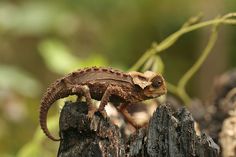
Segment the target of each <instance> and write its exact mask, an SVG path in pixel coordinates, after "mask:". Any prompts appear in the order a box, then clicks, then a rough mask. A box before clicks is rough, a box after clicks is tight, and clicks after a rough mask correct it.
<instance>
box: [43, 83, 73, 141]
mask: <svg viewBox="0 0 236 157" xmlns="http://www.w3.org/2000/svg"><path fill="white" fill-rule="evenodd" d="M52 87H55V88H52ZM56 87H57V85H55V84H52V85H51V87H49V88H48V90H47V92H46V93H45V94H44V96H43V98H42V100H41V106H40V114H39V122H40V126H41V129H42V130H43V132H44V133H45V135H46V136H47V137H48V138H50V139H51V140H53V141H60V139H59V138H58V139H57V138H55V137H53V136H52V135H51V133H50V132H49V130H48V127H47V115H48V110H49V108H50V107H51V106H52V104H53V103H54V102H55V101H56V100H58V99H60V98H63V97H67V96H69V95H70V91H69V90H65V88H64V89H63V90H62V87H60V86H58V88H56ZM60 89H61V90H60Z"/></svg>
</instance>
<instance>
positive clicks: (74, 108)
mask: <svg viewBox="0 0 236 157" xmlns="http://www.w3.org/2000/svg"><path fill="white" fill-rule="evenodd" d="M87 113H88V108H87V105H86V104H85V103H81V102H77V103H67V104H66V105H65V106H64V108H63V109H62V112H61V116H60V137H61V138H62V139H63V140H62V141H61V143H60V147H59V151H58V157H78V156H81V157H102V156H112V157H115V156H124V155H125V149H124V144H123V142H122V141H123V140H122V138H121V134H120V131H119V129H118V127H116V126H115V125H113V124H111V122H110V121H109V119H107V118H104V117H103V116H102V115H101V114H99V113H98V114H97V113H96V114H95V115H94V117H93V118H92V120H89V119H88V117H87V116H86V115H87Z"/></svg>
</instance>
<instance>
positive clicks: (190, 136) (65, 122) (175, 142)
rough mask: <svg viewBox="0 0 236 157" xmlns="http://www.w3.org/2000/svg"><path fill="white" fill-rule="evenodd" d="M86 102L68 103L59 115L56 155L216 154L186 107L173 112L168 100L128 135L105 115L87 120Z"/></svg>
mask: <svg viewBox="0 0 236 157" xmlns="http://www.w3.org/2000/svg"><path fill="white" fill-rule="evenodd" d="M87 112H88V109H87V105H86V104H85V103H81V102H76V103H70V102H69V103H67V104H66V105H65V106H64V108H63V110H62V112H61V117H60V136H61V138H63V141H61V143H60V148H59V150H58V157H77V156H86V157H100V156H101V157H107V156H111V157H124V156H132V157H136V156H138V157H166V156H169V157H217V156H218V154H219V147H218V146H217V145H216V144H215V143H214V141H213V140H212V139H211V138H210V137H209V136H207V135H206V134H202V135H200V136H197V135H196V133H195V130H194V120H193V118H192V116H191V114H190V113H189V112H188V111H187V110H186V109H180V110H178V111H177V112H173V111H172V110H171V109H170V107H169V106H168V105H167V104H164V105H162V106H161V107H159V108H158V109H157V110H156V111H155V112H154V114H153V117H152V118H151V120H150V123H149V125H148V127H147V128H141V129H139V130H138V131H137V132H136V133H135V134H133V135H131V136H130V137H128V138H124V136H122V135H121V133H120V130H119V128H118V127H116V126H115V125H113V124H112V123H111V121H110V120H109V119H108V118H105V117H103V115H102V114H99V113H96V114H95V116H94V117H93V118H92V119H91V120H89V119H88V118H87V116H86V114H87Z"/></svg>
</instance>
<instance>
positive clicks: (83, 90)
mask: <svg viewBox="0 0 236 157" xmlns="http://www.w3.org/2000/svg"><path fill="white" fill-rule="evenodd" d="M72 92H74V93H79V95H78V99H77V100H80V98H81V97H82V96H84V97H85V100H86V103H87V104H88V116H89V117H92V116H93V114H94V112H95V111H96V108H95V106H94V105H93V102H92V98H91V95H90V91H89V88H88V86H86V85H75V86H74V87H73V88H72Z"/></svg>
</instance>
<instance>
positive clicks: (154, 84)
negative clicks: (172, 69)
mask: <svg viewBox="0 0 236 157" xmlns="http://www.w3.org/2000/svg"><path fill="white" fill-rule="evenodd" d="M130 75H131V77H132V79H133V82H134V84H136V85H138V86H139V87H141V88H142V89H143V94H144V95H145V96H146V97H148V98H155V97H159V96H161V95H163V94H166V92H167V88H166V84H165V80H164V78H163V77H162V75H160V74H157V73H155V72H152V71H146V72H144V73H140V72H130Z"/></svg>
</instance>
